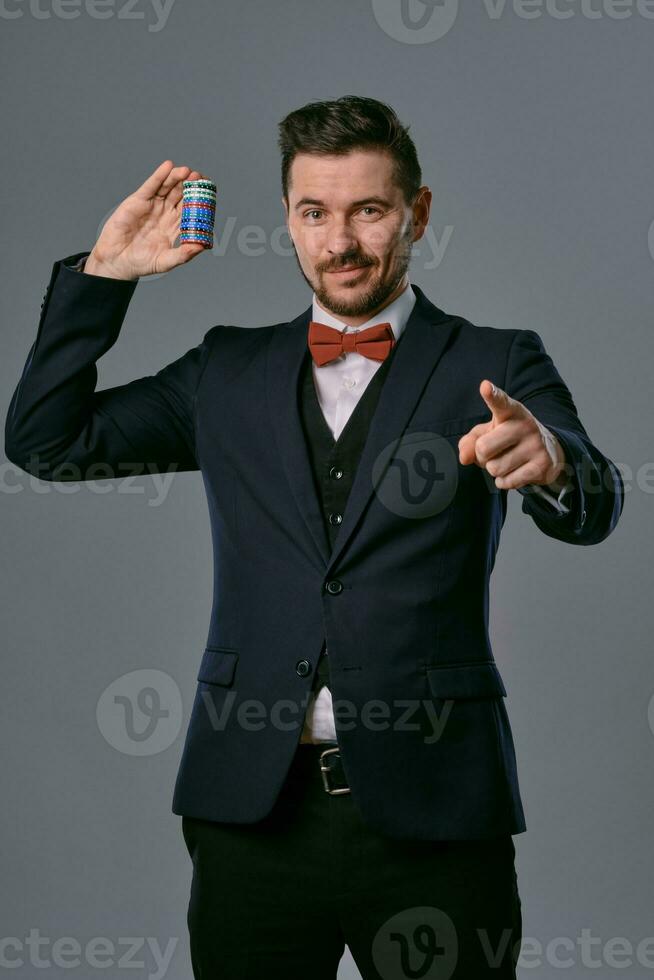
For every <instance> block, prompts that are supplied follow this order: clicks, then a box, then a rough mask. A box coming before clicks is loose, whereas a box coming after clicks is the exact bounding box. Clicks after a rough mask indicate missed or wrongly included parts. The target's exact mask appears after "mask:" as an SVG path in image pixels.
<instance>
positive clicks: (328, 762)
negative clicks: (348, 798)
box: [319, 745, 351, 796]
mask: <svg viewBox="0 0 654 980" xmlns="http://www.w3.org/2000/svg"><path fill="white" fill-rule="evenodd" d="M319 762H320V772H321V774H322V782H323V786H324V787H325V792H326V793H329V794H330V795H331V796H340V795H341V793H350V792H351V790H350V787H349V786H348V784H347V779H346V777H345V771H344V769H343V763H342V761H341V750H340V748H339V747H338V745H336V746H334V747H333V748H328V749H323V751H322V752H321V753H320V759H319Z"/></svg>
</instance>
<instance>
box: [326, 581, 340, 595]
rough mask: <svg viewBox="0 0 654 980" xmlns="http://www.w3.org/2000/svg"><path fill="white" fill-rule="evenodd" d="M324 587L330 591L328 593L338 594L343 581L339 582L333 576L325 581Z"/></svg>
mask: <svg viewBox="0 0 654 980" xmlns="http://www.w3.org/2000/svg"><path fill="white" fill-rule="evenodd" d="M325 588H326V589H327V591H328V592H329V593H330V595H338V593H339V592H341V591H342V589H343V583H342V582H339V581H338V579H336V578H333V579H331V580H330V581H329V582H327V584H326V586H325Z"/></svg>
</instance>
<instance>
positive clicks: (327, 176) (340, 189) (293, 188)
mask: <svg viewBox="0 0 654 980" xmlns="http://www.w3.org/2000/svg"><path fill="white" fill-rule="evenodd" d="M393 169H394V160H393V157H392V156H391V155H390V153H387V152H385V151H384V150H353V151H352V152H350V153H343V154H322V153H298V154H297V156H295V157H294V159H293V162H292V164H291V167H290V171H289V202H290V203H291V205H292V204H293V202H294V201H297V200H299V199H300V198H303V197H314V198H319V199H320V200H327V198H329V200H330V201H331V202H332V203H334V204H347V202H348V201H349V200H353V201H354V200H359V199H360V198H362V197H365V196H366V195H367V194H369V195H371V196H372V195H378V196H380V197H381V196H386V197H391V198H395V197H400V196H401V190H400V189H399V188H398V187H397V186H396V185H395V184H394V183H393V179H392V178H393Z"/></svg>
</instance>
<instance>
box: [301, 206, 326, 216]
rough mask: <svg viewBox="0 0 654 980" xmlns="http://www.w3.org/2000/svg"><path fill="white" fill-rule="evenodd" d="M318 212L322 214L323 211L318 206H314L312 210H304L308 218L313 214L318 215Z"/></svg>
mask: <svg viewBox="0 0 654 980" xmlns="http://www.w3.org/2000/svg"><path fill="white" fill-rule="evenodd" d="M316 214H317V215H321V214H322V211H320V210H319V209H318V208H312V209H311V211H305V212H304V217H305V218H308V217H310V216H311V215H316Z"/></svg>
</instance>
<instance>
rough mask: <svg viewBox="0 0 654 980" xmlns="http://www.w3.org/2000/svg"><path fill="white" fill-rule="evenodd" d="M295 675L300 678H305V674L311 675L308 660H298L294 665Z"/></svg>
mask: <svg viewBox="0 0 654 980" xmlns="http://www.w3.org/2000/svg"><path fill="white" fill-rule="evenodd" d="M295 673H296V674H299V675H300V677H306V676H307V674H310V673H311V664H310V663H309V661H308V660H298V662H297V663H296V665H295Z"/></svg>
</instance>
